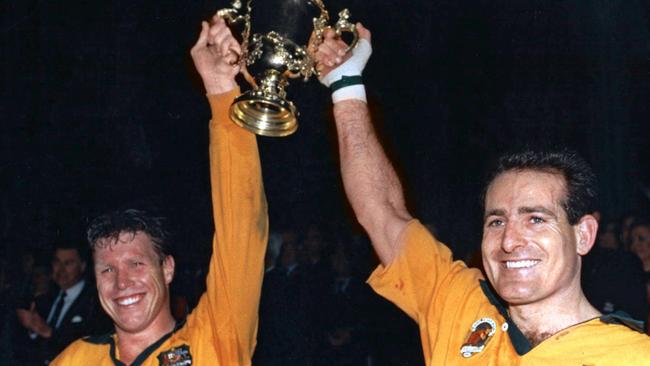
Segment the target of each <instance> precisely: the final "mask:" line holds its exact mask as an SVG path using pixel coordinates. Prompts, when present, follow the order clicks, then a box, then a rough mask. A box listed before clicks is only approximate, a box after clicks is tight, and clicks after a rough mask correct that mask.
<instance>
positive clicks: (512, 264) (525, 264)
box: [506, 260, 539, 268]
mask: <svg viewBox="0 0 650 366" xmlns="http://www.w3.org/2000/svg"><path fill="white" fill-rule="evenodd" d="M538 262H539V261H537V260H525V261H506V268H530V267H532V266H534V265H536V264H537V263H538Z"/></svg>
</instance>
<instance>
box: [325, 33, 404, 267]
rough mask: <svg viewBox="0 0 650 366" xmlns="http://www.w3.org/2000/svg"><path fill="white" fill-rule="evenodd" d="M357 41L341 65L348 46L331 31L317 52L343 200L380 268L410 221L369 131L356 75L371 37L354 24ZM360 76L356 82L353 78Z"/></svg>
mask: <svg viewBox="0 0 650 366" xmlns="http://www.w3.org/2000/svg"><path fill="white" fill-rule="evenodd" d="M357 30H358V31H359V36H360V42H359V44H358V45H357V46H356V48H355V49H354V50H353V51H352V56H351V57H350V58H349V59H348V60H347V61H345V62H344V63H343V64H342V65H340V66H338V67H336V68H334V69H332V67H333V66H335V65H338V64H339V63H340V62H341V61H342V58H345V56H344V52H343V50H344V49H345V47H346V45H345V44H344V43H343V42H342V41H340V40H339V39H337V38H336V37H335V35H334V33H333V32H328V33H327V34H326V35H325V41H324V43H323V44H322V45H321V46H320V47H319V48H318V51H317V53H316V56H317V59H318V61H319V68H320V69H321V82H322V83H323V84H325V85H326V86H329V87H330V88H331V89H332V91H333V94H332V99H333V101H334V119H335V121H336V129H337V132H338V140H339V153H340V159H341V173H342V176H343V184H344V186H345V191H346V194H347V197H348V199H349V201H350V204H351V205H352V209H353V210H354V213H355V214H356V216H357V219H358V220H359V223H361V225H362V226H363V227H364V228H365V229H366V231H367V232H368V235H369V236H370V239H371V240H372V243H373V246H374V248H375V251H376V252H377V254H378V256H379V258H380V260H381V262H382V263H383V264H384V265H387V264H389V263H390V262H392V260H393V259H394V258H395V256H396V255H397V253H399V251H400V245H401V244H400V242H399V240H398V237H399V234H400V233H401V232H402V231H403V229H404V228H405V227H406V224H407V223H408V221H409V220H411V215H410V214H409V213H408V211H407V210H406V206H405V203H404V193H403V191H402V185H401V184H400V181H399V178H398V177H397V173H396V172H395V169H394V168H393V166H392V164H391V162H390V161H389V160H388V157H387V156H386V153H385V152H384V149H383V148H382V147H381V145H380V144H379V141H378V139H377V135H376V133H375V130H374V128H373V126H372V122H371V118H370V113H369V111H368V105H367V104H366V99H365V91H364V89H363V85H362V84H361V82H360V75H361V72H362V71H363V68H364V66H365V64H366V61H367V59H368V57H369V56H370V53H371V46H370V32H369V31H368V30H367V29H365V28H364V27H363V26H362V25H360V24H358V25H357ZM357 76H358V78H356V77H357Z"/></svg>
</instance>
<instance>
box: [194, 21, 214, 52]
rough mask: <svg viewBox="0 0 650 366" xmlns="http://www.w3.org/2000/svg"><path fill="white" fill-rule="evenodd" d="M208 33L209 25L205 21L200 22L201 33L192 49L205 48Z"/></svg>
mask: <svg viewBox="0 0 650 366" xmlns="http://www.w3.org/2000/svg"><path fill="white" fill-rule="evenodd" d="M209 32H210V25H209V24H208V22H206V21H202V22H201V33H200V34H199V39H198V40H197V41H196V44H195V45H194V48H197V47H205V46H207V45H208V33H209Z"/></svg>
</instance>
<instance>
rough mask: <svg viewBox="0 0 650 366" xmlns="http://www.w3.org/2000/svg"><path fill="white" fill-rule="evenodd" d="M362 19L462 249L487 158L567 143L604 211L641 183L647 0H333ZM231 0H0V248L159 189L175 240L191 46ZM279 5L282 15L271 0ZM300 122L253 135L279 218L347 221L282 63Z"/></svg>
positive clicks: (317, 108)
mask: <svg viewBox="0 0 650 366" xmlns="http://www.w3.org/2000/svg"><path fill="white" fill-rule="evenodd" d="M326 4H327V5H328V8H329V9H330V13H331V14H335V13H337V12H338V10H339V9H341V8H342V7H344V6H345V7H348V8H350V10H351V11H352V14H353V18H354V19H355V20H361V21H363V22H364V24H365V25H366V26H367V27H368V28H370V29H371V30H372V32H373V44H374V54H373V56H372V58H371V60H370V63H369V65H368V67H367V69H366V72H365V74H364V79H365V82H366V85H367V89H368V93H369V96H370V102H371V103H370V104H371V106H372V108H373V111H374V116H375V119H376V120H377V122H378V126H379V129H380V131H381V134H382V136H383V138H384V140H385V143H386V146H387V147H388V150H389V153H390V154H391V156H392V158H393V160H394V161H395V163H396V165H397V167H398V169H399V171H400V175H401V177H402V179H403V182H404V186H405V189H406V191H407V196H408V200H409V205H410V207H411V209H412V212H413V213H414V214H415V215H416V216H417V217H419V218H420V219H421V220H422V221H424V222H428V223H432V224H434V225H435V227H436V228H437V229H438V232H439V234H440V236H441V237H442V239H443V240H444V241H446V242H448V243H449V244H450V245H451V246H452V247H454V248H456V250H457V251H458V253H459V254H460V255H463V254H464V253H466V252H467V251H469V250H472V249H474V248H475V247H476V245H477V244H478V243H479V241H480V217H481V212H480V204H479V200H478V197H479V193H480V190H481V187H482V184H483V179H484V175H485V171H486V169H487V168H486V167H487V165H488V164H489V163H490V162H491V161H493V160H494V159H495V157H496V156H498V154H499V153H501V152H502V151H504V150H509V149H512V148H515V147H518V146H523V145H528V146H532V147H540V146H547V147H548V146H550V147H562V146H569V147H572V148H574V149H577V150H578V151H579V152H581V153H582V154H583V155H584V156H585V157H586V158H587V159H588V160H589V161H590V162H591V163H592V164H593V166H594V168H595V170H596V172H597V174H598V175H599V177H600V178H601V185H600V188H601V195H602V208H603V211H604V212H605V214H606V215H610V216H616V215H620V214H622V213H623V212H625V211H627V210H629V209H638V208H646V207H647V206H648V202H649V196H650V168H649V165H648V163H649V162H650V128H649V124H650V122H649V121H650V98H649V97H648V95H650V67H649V63H650V26H649V25H650V4H649V3H648V2H647V1H635V0H628V1H624V2H623V1H621V2H616V1H604V0H596V1H590V2H584V1H577V0H574V1H522V2H508V1H458V0H455V1H428V0H421V1H395V0H393V1H389V0H383V1H361V0H350V1H326ZM227 5H228V3H227V2H226V1H193V2H191V1H173V2H172V1H167V2H160V1H81V0H67V1H45V0H40V1H35V0H22V1H6V0H5V1H0V17H1V18H2V23H1V28H0V37H1V41H0V42H1V43H0V53H1V55H2V56H1V63H0V65H1V66H0V68H1V71H0V72H1V76H0V77H1V80H2V84H1V85H2V90H1V93H2V98H1V100H2V103H1V104H0V118H1V123H0V240H1V242H2V247H1V248H0V253H1V254H3V255H9V256H10V258H11V256H12V254H13V253H15V252H16V251H17V250H19V249H20V248H23V247H28V246H29V247H36V248H47V247H48V246H49V245H50V243H51V241H52V240H53V238H55V237H57V236H62V235H68V236H71V237H74V236H78V237H81V236H82V235H83V234H82V230H83V226H84V225H85V222H86V221H87V220H88V218H90V217H93V216H94V215H95V214H97V213H98V212H102V211H104V210H106V209H110V208H114V207H120V206H121V207H124V206H147V207H149V206H151V205H153V206H156V207H157V208H158V209H160V210H161V211H163V212H165V213H167V215H169V217H170V221H171V222H172V224H173V226H174V227H175V228H176V233H177V240H176V243H177V246H178V247H182V248H183V250H182V252H180V253H179V254H180V255H181V257H182V258H181V259H182V260H183V261H184V262H186V261H188V262H189V263H196V262H202V261H203V259H204V258H205V254H206V252H207V251H209V248H208V247H209V245H208V243H209V240H210V239H209V238H210V236H211V230H212V226H211V225H212V221H211V211H210V199H209V180H208V171H207V121H208V119H209V108H208V105H207V101H206V100H205V97H204V91H203V89H202V86H201V84H200V82H199V80H198V77H197V75H196V74H195V72H194V70H193V66H192V63H191V59H190V57H189V49H190V48H191V46H192V45H193V43H194V42H195V39H196V37H197V35H198V32H199V29H200V26H199V24H200V21H201V20H202V19H206V18H208V17H209V16H211V15H212V14H213V13H214V12H215V11H216V10H217V9H220V8H222V7H225V6H227ZM282 21H286V20H282ZM289 92H290V99H292V100H294V101H295V102H296V104H297V105H298V107H299V109H300V111H301V113H302V114H301V116H300V123H301V125H300V129H299V131H298V132H297V133H296V134H295V135H293V136H291V137H288V138H281V139H280V138H275V139H274V138H261V139H260V141H261V142H260V148H261V152H262V159H263V169H264V179H265V185H266V189H267V194H268V200H269V205H270V218H271V223H272V229H274V230H277V229H280V228H283V227H289V226H302V225H307V224H310V223H321V224H322V223H325V224H327V225H330V226H329V227H333V228H341V229H342V230H347V228H352V229H353V230H357V229H358V228H357V227H355V226H354V220H353V219H352V218H351V216H350V210H349V207H348V206H347V203H346V201H345V198H344V195H343V192H342V188H341V182H340V175H339V171H338V162H337V161H338V156H337V153H336V146H335V143H336V140H335V137H334V135H333V126H332V122H331V121H330V114H329V109H330V101H329V92H328V91H327V90H326V89H325V88H323V87H322V86H320V85H319V84H318V83H317V82H315V81H313V80H312V81H310V82H309V83H307V84H303V83H301V82H300V81H294V82H292V85H291V87H290V88H289Z"/></svg>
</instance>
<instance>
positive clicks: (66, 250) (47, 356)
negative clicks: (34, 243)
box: [16, 243, 108, 365]
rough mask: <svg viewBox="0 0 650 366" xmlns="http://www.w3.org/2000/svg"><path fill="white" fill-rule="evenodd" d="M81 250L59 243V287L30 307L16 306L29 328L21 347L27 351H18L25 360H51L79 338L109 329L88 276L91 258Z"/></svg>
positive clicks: (55, 267) (55, 265)
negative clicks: (88, 263)
mask: <svg viewBox="0 0 650 366" xmlns="http://www.w3.org/2000/svg"><path fill="white" fill-rule="evenodd" d="M81 252H82V250H81V249H80V248H79V247H77V246H75V245H71V244H67V243H61V244H57V245H56V249H55V250H54V254H53V255H52V279H53V280H54V283H55V284H56V285H57V287H56V289H54V291H50V292H49V293H47V294H44V295H42V296H39V297H37V298H36V299H34V302H33V303H32V304H31V307H30V309H18V310H16V313H17V316H18V320H19V322H20V324H21V325H22V326H23V327H24V328H25V329H27V330H28V331H29V340H27V341H26V343H27V344H24V345H22V347H21V348H22V349H25V350H26V352H24V353H23V352H19V353H18V355H17V356H18V357H20V358H21V359H22V362H24V363H26V364H39V365H42V364H47V363H48V362H49V361H51V360H52V359H53V358H54V357H55V356H56V355H57V354H59V352H61V351H62V350H63V349H64V348H65V347H67V346H68V345H69V344H70V343H72V342H73V341H74V340H75V339H77V338H80V337H83V336H87V335H90V334H93V333H94V332H101V331H107V330H108V322H107V321H106V317H105V315H104V313H103V312H102V310H101V306H100V305H99V302H98V301H97V296H96V295H95V289H94V288H93V287H94V286H93V284H92V283H90V284H89V283H88V280H87V279H86V278H85V276H84V275H85V272H86V267H87V261H86V259H85V257H84V256H83V255H82V254H81ZM25 338H26V337H25Z"/></svg>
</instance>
